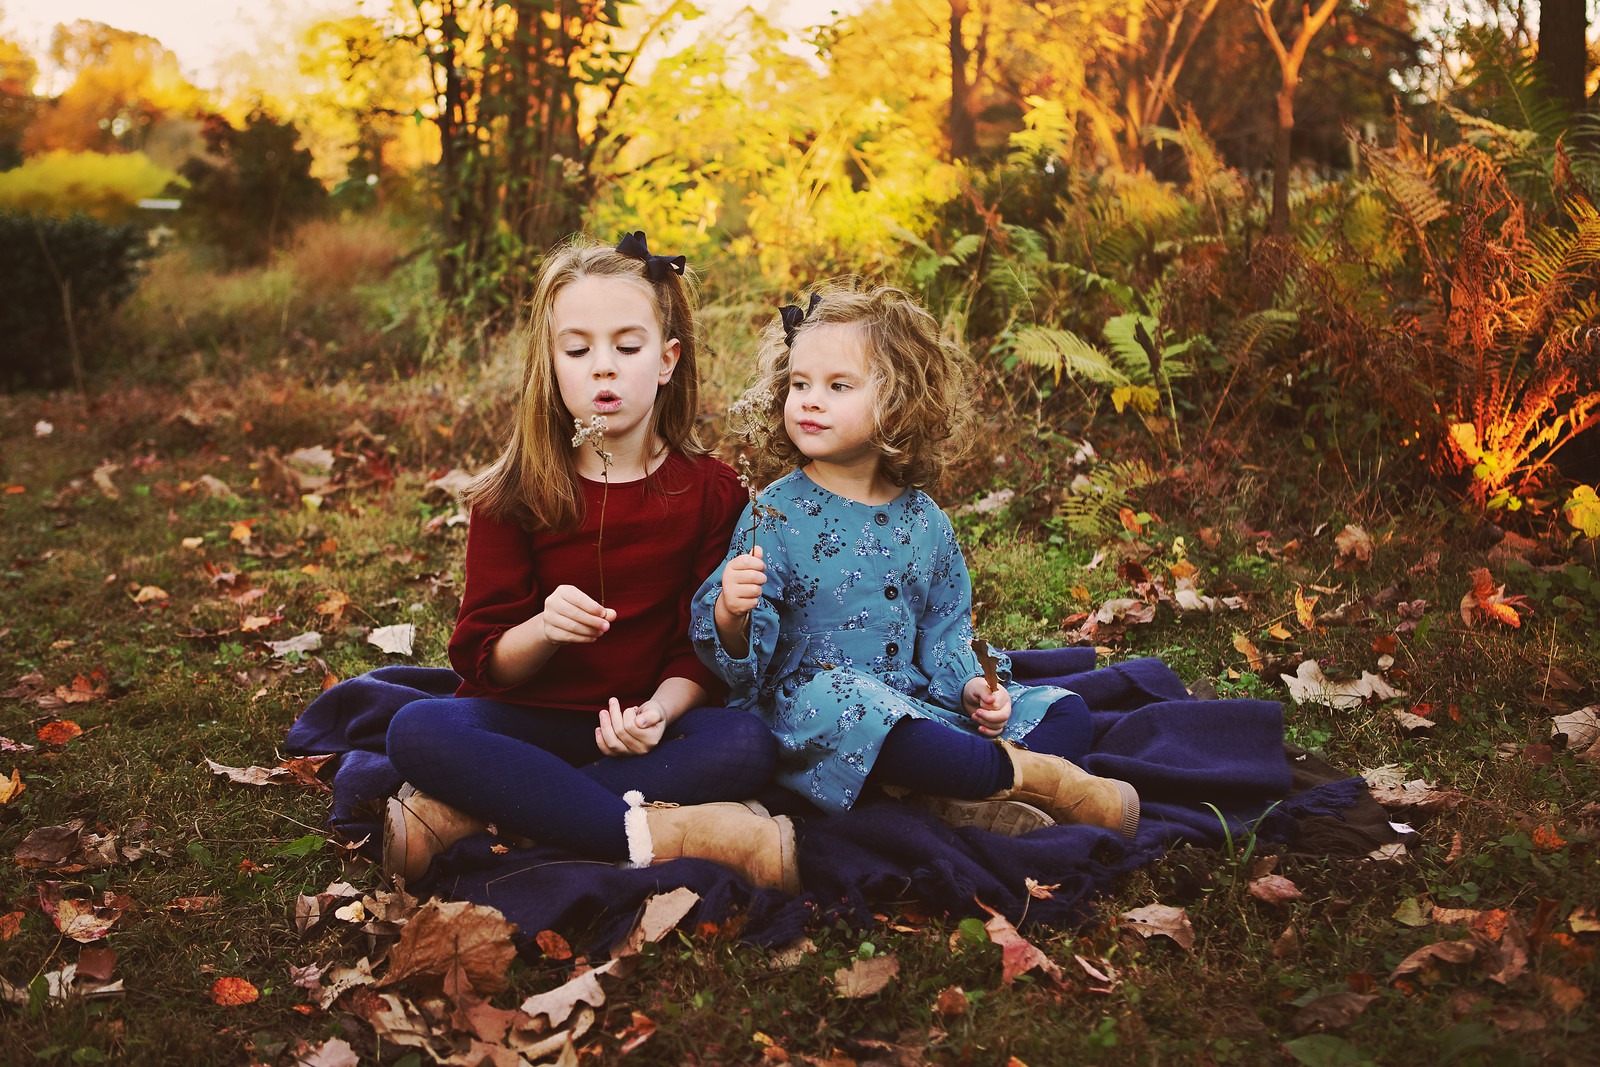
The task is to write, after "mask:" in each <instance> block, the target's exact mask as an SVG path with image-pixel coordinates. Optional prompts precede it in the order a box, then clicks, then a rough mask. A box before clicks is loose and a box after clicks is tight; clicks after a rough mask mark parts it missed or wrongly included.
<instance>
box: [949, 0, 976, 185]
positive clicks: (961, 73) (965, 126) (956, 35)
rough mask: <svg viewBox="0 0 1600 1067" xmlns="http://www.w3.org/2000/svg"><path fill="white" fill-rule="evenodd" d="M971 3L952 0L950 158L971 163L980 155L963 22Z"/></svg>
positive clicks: (964, 0) (962, 0)
mask: <svg viewBox="0 0 1600 1067" xmlns="http://www.w3.org/2000/svg"><path fill="white" fill-rule="evenodd" d="M967 10H968V8H967V0H950V158H951V159H971V158H972V157H973V156H974V155H976V154H977V151H978V131H977V126H976V124H974V123H973V121H972V110H971V104H970V101H971V98H972V83H971V82H970V81H968V80H967V56H968V53H967V42H966V40H965V39H964V38H963V37H962V29H961V22H962V20H963V19H964V18H966V16H967Z"/></svg>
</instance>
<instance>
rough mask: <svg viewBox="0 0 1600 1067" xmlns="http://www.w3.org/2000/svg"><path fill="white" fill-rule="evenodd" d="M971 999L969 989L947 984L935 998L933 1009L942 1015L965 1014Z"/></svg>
mask: <svg viewBox="0 0 1600 1067" xmlns="http://www.w3.org/2000/svg"><path fill="white" fill-rule="evenodd" d="M970 1005H971V1001H970V1000H969V999H968V997H967V991H966V990H964V989H962V988H961V987H960V986H958V985H951V986H945V987H944V988H943V989H941V990H939V996H938V997H937V998H935V999H934V1002H933V1010H934V1011H936V1012H938V1013H939V1014H940V1015H952V1016H953V1015H965V1014H966V1013H967V1008H968V1007H969V1006H970Z"/></svg>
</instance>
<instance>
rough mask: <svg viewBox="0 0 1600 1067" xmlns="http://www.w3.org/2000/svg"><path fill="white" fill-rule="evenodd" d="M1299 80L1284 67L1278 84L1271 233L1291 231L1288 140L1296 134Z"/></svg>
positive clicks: (1296, 75) (1275, 234)
mask: <svg viewBox="0 0 1600 1067" xmlns="http://www.w3.org/2000/svg"><path fill="white" fill-rule="evenodd" d="M1299 84H1300V76H1299V72H1298V71H1296V72H1295V73H1294V74H1290V73H1289V72H1288V71H1284V74H1283V84H1282V85H1281V86H1280V87H1279V88H1278V132H1277V136H1276V137H1275V138H1274V140H1273V149H1272V156H1273V160H1272V233H1273V236H1275V237H1287V236H1288V234H1289V143H1290V141H1291V140H1292V138H1293V135H1294V91H1295V89H1296V87H1298V86H1299Z"/></svg>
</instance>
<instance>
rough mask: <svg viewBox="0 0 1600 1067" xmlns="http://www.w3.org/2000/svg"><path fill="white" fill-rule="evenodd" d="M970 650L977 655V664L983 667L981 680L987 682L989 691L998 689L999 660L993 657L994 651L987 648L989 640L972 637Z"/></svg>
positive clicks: (992, 691)
mask: <svg viewBox="0 0 1600 1067" xmlns="http://www.w3.org/2000/svg"><path fill="white" fill-rule="evenodd" d="M972 651H973V653H974V654H976V655H977V657H978V665H979V666H980V667H982V668H983V680H984V681H985V682H986V683H988V686H989V692H991V693H995V692H998V691H999V690H1000V661H999V660H997V659H995V658H994V653H993V652H991V651H990V650H989V642H987V641H980V640H978V639H977V638H974V639H973V641H972Z"/></svg>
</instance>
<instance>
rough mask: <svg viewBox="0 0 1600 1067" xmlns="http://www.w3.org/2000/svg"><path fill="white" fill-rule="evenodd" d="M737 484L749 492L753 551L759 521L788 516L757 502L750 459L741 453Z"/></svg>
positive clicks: (752, 550)
mask: <svg viewBox="0 0 1600 1067" xmlns="http://www.w3.org/2000/svg"><path fill="white" fill-rule="evenodd" d="M739 484H740V485H742V486H744V491H745V492H746V493H749V494H750V551H751V552H754V551H755V550H756V531H757V530H759V529H760V528H761V521H762V520H763V519H768V520H770V521H772V522H781V521H783V520H784V519H786V518H788V516H787V515H785V514H784V513H783V512H781V511H779V510H778V509H777V508H775V507H773V506H772V505H771V504H761V503H757V494H756V483H755V477H754V475H753V474H752V473H751V471H750V460H749V458H748V457H747V456H745V455H744V454H743V453H740V454H739Z"/></svg>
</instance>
